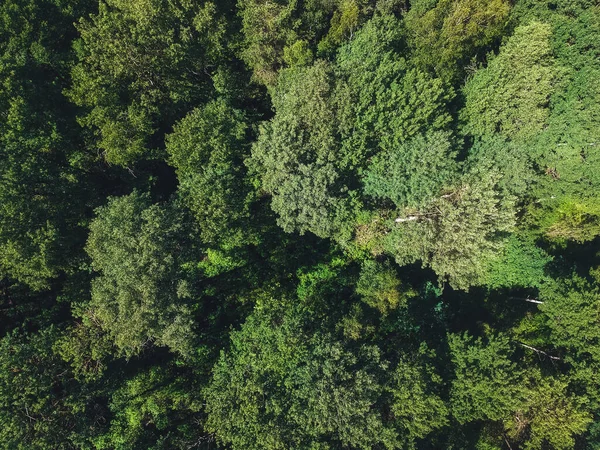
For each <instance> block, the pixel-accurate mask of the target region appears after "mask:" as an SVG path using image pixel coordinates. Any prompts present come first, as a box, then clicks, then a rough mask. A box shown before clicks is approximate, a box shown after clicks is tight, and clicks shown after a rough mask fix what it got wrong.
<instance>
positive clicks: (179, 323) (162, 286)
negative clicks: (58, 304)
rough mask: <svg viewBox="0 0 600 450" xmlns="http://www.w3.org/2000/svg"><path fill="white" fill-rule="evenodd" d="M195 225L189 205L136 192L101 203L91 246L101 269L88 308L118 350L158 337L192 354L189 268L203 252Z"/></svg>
mask: <svg viewBox="0 0 600 450" xmlns="http://www.w3.org/2000/svg"><path fill="white" fill-rule="evenodd" d="M194 231H195V230H194V227H193V226H190V224H189V219H188V220H186V218H185V216H184V214H183V211H181V210H178V209H175V208H173V207H172V206H171V207H168V206H167V207H161V206H160V205H156V204H155V205H151V204H150V201H149V198H148V196H146V195H143V194H139V193H137V192H134V193H133V194H131V195H129V196H126V197H121V198H114V199H111V200H110V201H109V203H108V204H107V205H106V206H104V207H102V208H99V209H98V211H97V218H96V219H95V220H94V221H93V222H92V223H91V224H90V237H89V240H88V243H87V247H86V250H87V252H88V254H89V255H90V257H91V258H92V268H93V269H94V271H96V273H97V274H98V276H97V277H96V278H95V279H94V280H93V283H92V292H91V295H92V299H91V301H90V303H89V305H88V307H87V309H88V310H89V313H88V314H91V315H92V316H93V317H94V320H95V321H97V322H98V323H99V324H100V327H101V328H102V329H103V330H104V331H105V332H106V333H107V334H108V335H109V336H110V338H111V340H112V341H113V342H114V344H115V346H116V347H117V349H118V350H119V352H120V353H122V354H124V355H126V356H132V355H135V354H137V353H139V352H140V351H141V350H142V349H144V347H146V346H147V345H148V344H150V343H152V342H155V343H156V344H157V345H162V346H167V347H169V348H170V349H171V350H173V351H174V352H179V353H181V354H183V355H185V356H192V354H193V353H194V351H195V350H194V345H193V343H194V340H195V334H194V321H193V308H192V305H191V303H190V302H191V300H193V294H194V282H193V281H192V280H189V279H188V278H187V274H188V273H189V272H187V271H186V267H189V265H191V264H192V265H193V264H194V262H197V261H198V260H199V257H200V254H199V249H198V248H197V246H196V245H197V244H195V243H194V238H193V235H194ZM184 243H185V246H184V245H183V244H184ZM186 265H187V266H186Z"/></svg>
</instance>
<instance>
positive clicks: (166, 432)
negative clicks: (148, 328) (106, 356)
mask: <svg viewBox="0 0 600 450" xmlns="http://www.w3.org/2000/svg"><path fill="white" fill-rule="evenodd" d="M194 394H195V389H193V388H192V386H190V385H189V384H188V383H187V380H186V379H185V377H183V376H181V377H177V376H176V372H175V373H170V372H169V371H168V370H165V369H164V368H152V369H150V370H148V371H145V372H141V373H140V374H138V375H136V376H135V377H133V378H131V379H128V380H126V381H125V382H124V383H123V384H122V385H121V386H120V387H119V388H118V389H117V390H116V391H115V392H114V393H113V395H112V397H111V401H110V409H111V411H112V413H113V414H114V417H113V420H112V421H111V426H110V429H108V430H107V432H106V433H104V434H102V435H101V436H98V437H97V438H96V439H95V440H94V448H97V449H114V448H118V449H122V450H126V449H131V450H134V449H138V448H147V449H156V450H158V449H166V448H185V447H186V446H190V445H193V444H194V442H196V441H197V440H198V437H199V436H202V434H201V430H197V429H194V427H191V426H190V425H191V424H190V425H186V424H185V423H186V422H191V421H193V420H197V418H198V417H199V414H198V413H199V411H200V409H201V405H200V402H199V400H198V399H196V398H194Z"/></svg>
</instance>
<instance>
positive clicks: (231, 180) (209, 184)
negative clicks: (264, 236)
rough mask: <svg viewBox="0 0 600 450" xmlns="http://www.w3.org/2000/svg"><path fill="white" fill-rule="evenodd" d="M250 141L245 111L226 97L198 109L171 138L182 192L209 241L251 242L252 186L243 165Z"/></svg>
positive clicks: (169, 143) (169, 148) (170, 150)
mask: <svg viewBox="0 0 600 450" xmlns="http://www.w3.org/2000/svg"><path fill="white" fill-rule="evenodd" d="M247 139H248V126H247V124H246V118H245V117H244V114H243V113H242V112H241V111H239V110H237V109H234V108H231V107H230V106H228V105H227V104H226V103H225V102H224V101H222V100H218V101H214V102H210V103H208V104H207V105H206V106H204V107H203V108H198V109H195V110H194V111H192V112H191V113H190V114H188V115H187V116H186V117H185V118H184V119H182V120H181V121H180V122H179V123H178V124H177V125H176V126H175V129H174V131H173V133H172V134H169V135H168V136H167V140H166V145H167V152H168V153H169V156H170V160H171V163H172V164H173V165H174V166H175V168H176V169H177V175H178V178H179V182H180V187H179V189H180V192H181V195H182V197H183V200H184V202H185V203H186V204H187V205H188V207H189V208H190V210H191V211H192V212H193V213H194V215H195V217H196V219H197V220H198V225H199V227H200V233H201V237H202V240H203V241H204V242H206V243H209V244H214V243H217V242H228V244H229V245H236V243H240V242H251V241H252V235H251V234H252V233H251V230H250V228H251V226H250V224H249V222H250V211H249V203H250V200H252V186H251V185H250V182H249V180H248V178H247V176H246V170H245V167H244V165H243V161H244V158H245V157H246V156H247V154H248V153H249V146H248V144H247Z"/></svg>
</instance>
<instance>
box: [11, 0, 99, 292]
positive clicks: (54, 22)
mask: <svg viewBox="0 0 600 450" xmlns="http://www.w3.org/2000/svg"><path fill="white" fill-rule="evenodd" d="M77 3H78V2H61V3H59V4H54V3H53V2H51V1H43V2H42V1H39V2H38V1H25V2H20V1H18V2H17V1H14V2H13V1H7V2H3V4H2V5H1V6H0V24H1V25H0V79H1V80H2V81H1V83H0V109H1V110H2V119H1V120H0V160H1V162H0V276H9V277H11V278H13V279H17V280H19V281H20V282H22V283H25V284H27V285H29V286H31V287H32V288H33V289H37V290H41V289H44V288H48V286H49V285H50V283H51V281H52V279H54V278H56V277H57V276H58V275H59V274H60V273H61V271H62V270H65V269H67V268H68V267H69V266H71V265H72V264H73V260H71V258H73V257H74V253H75V254H76V253H77V252H74V251H73V250H72V247H74V246H75V247H76V246H78V245H79V244H80V243H81V235H82V234H83V233H82V230H81V229H79V228H78V227H77V217H78V215H80V214H81V210H82V209H84V208H85V204H86V199H85V191H86V186H85V183H82V180H81V177H82V174H81V173H80V172H79V171H78V170H76V169H75V168H74V167H71V165H70V163H71V162H74V160H76V159H77V158H78V151H77V149H76V148H75V147H76V146H77V145H78V143H77V139H76V138H75V136H73V135H72V133H73V129H72V127H74V126H76V124H75V121H74V118H73V112H72V111H71V108H70V107H69V105H68V102H66V99H65V98H64V97H63V96H62V93H61V90H62V89H64V88H65V87H66V86H67V83H66V80H65V78H66V76H67V74H68V70H69V65H70V64H71V62H72V55H71V52H70V48H69V47H70V41H71V39H72V37H73V35H74V31H75V30H74V27H73V25H72V22H73V21H74V20H75V19H76V18H77V17H78V15H79V14H83V13H85V11H86V10H87V8H89V7H90V5H89V2H79V4H77ZM80 194H84V195H80ZM67 236H68V237H67Z"/></svg>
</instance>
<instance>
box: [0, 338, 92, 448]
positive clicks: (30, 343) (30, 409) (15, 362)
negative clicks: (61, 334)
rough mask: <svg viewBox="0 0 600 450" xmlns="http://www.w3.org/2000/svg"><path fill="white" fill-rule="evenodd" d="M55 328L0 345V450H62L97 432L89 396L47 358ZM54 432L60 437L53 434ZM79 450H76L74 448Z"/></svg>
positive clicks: (52, 357) (51, 354)
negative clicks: (1, 448) (0, 448)
mask: <svg viewBox="0 0 600 450" xmlns="http://www.w3.org/2000/svg"><path fill="white" fill-rule="evenodd" d="M57 335H58V332H57V330H56V329H55V328H52V327H51V328H48V329H46V330H44V331H42V332H40V333H37V334H32V335H30V336H26V335H22V334H19V333H12V334H9V335H7V336H4V337H3V338H2V339H1V340H0V350H1V351H0V355H1V357H0V440H1V442H2V446H3V447H4V448H14V449H23V450H25V449H40V450H54V449H57V450H63V449H64V450H66V449H72V448H78V444H79V443H83V442H85V441H86V440H87V437H88V436H90V435H93V434H95V433H97V432H99V431H100V430H101V429H102V425H101V422H102V418H101V416H102V411H101V407H100V405H97V404H96V405H95V404H94V402H95V399H94V392H93V390H92V389H90V387H91V386H90V387H83V388H82V387H81V386H78V385H77V383H75V382H74V380H73V378H72V375H71V374H70V372H69V370H68V367H66V364H65V363H64V362H63V361H62V360H61V359H60V358H59V357H58V356H57V355H56V354H55V353H54V352H53V350H52V345H53V342H54V341H55V340H56V339H57V337H58V336H57ZM58 430H60V432H57V431H58ZM79 448H81V447H79Z"/></svg>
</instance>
